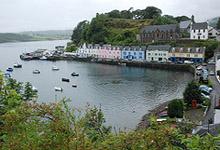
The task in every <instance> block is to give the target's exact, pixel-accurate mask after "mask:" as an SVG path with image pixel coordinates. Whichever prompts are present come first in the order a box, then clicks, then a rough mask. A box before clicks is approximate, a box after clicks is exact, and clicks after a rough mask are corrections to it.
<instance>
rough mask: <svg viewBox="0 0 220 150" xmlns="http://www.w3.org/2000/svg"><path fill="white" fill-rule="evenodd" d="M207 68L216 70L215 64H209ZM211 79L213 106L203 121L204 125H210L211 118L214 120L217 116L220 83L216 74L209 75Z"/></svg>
mask: <svg viewBox="0 0 220 150" xmlns="http://www.w3.org/2000/svg"><path fill="white" fill-rule="evenodd" d="M207 69H208V70H209V71H211V70H212V71H215V65H208V66H207ZM209 79H210V80H211V82H212V84H213V91H212V93H211V106H210V108H209V110H208V111H207V114H206V116H205V118H204V120H203V122H202V124H203V125H208V122H209V120H210V119H211V120H212V121H214V116H215V107H216V103H217V100H218V98H219V97H220V84H219V83H218V81H217V79H216V77H215V76H209Z"/></svg>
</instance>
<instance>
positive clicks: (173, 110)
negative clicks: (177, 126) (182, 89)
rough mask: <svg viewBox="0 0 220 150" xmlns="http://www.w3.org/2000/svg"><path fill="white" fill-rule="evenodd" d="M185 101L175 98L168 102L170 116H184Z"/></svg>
mask: <svg viewBox="0 0 220 150" xmlns="http://www.w3.org/2000/svg"><path fill="white" fill-rule="evenodd" d="M183 109H184V106H183V101H182V100H180V99H174V100H172V101H171V102H170V103H169V104H168V112H167V113H168V115H169V117H170V118H175V117H176V118H183Z"/></svg>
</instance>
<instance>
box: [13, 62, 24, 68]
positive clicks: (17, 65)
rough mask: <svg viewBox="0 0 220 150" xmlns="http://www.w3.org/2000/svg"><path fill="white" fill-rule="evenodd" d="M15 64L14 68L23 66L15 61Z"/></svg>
mask: <svg viewBox="0 0 220 150" xmlns="http://www.w3.org/2000/svg"><path fill="white" fill-rule="evenodd" d="M13 66H14V68H22V65H21V64H18V63H15V64H14V65H13Z"/></svg>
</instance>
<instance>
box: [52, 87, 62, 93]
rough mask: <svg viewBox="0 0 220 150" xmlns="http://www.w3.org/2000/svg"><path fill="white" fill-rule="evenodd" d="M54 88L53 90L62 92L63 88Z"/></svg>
mask: <svg viewBox="0 0 220 150" xmlns="http://www.w3.org/2000/svg"><path fill="white" fill-rule="evenodd" d="M54 90H55V91H60V92H62V91H63V88H61V87H54Z"/></svg>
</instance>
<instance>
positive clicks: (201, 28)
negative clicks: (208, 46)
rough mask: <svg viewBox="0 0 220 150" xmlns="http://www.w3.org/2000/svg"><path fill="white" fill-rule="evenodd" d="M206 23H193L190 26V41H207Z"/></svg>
mask: <svg viewBox="0 0 220 150" xmlns="http://www.w3.org/2000/svg"><path fill="white" fill-rule="evenodd" d="M208 35H209V33H208V23H207V22H201V23H194V24H192V26H191V31H190V39H192V40H207V39H208Z"/></svg>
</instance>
